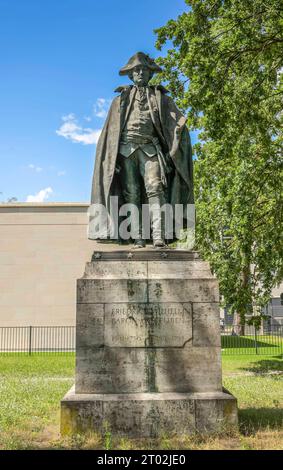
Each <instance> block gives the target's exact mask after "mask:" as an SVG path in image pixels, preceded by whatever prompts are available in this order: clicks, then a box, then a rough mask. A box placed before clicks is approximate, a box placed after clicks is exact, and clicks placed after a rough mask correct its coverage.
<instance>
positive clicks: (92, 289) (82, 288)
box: [77, 278, 148, 304]
mask: <svg viewBox="0 0 283 470" xmlns="http://www.w3.org/2000/svg"><path fill="white" fill-rule="evenodd" d="M147 300H148V299H147V281H146V280H139V279H84V278H82V279H78V281H77V302H78V303H87V304H89V303H112V302H114V303H115V302H147Z"/></svg>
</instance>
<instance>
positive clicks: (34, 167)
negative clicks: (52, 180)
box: [28, 163, 42, 173]
mask: <svg viewBox="0 0 283 470" xmlns="http://www.w3.org/2000/svg"><path fill="white" fill-rule="evenodd" d="M28 167H29V168H30V169H31V170H33V171H36V173H40V172H41V171H42V168H41V167H40V166H36V165H34V164H33V163H30V164H29V166H28Z"/></svg>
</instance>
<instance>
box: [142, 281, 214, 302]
mask: <svg viewBox="0 0 283 470" xmlns="http://www.w3.org/2000/svg"><path fill="white" fill-rule="evenodd" d="M148 301H149V302H218V301H219V290H218V283H217V281H216V279H190V280H187V279H177V280H176V281H175V282H174V280H172V279H159V280H155V281H153V280H149V281H148Z"/></svg>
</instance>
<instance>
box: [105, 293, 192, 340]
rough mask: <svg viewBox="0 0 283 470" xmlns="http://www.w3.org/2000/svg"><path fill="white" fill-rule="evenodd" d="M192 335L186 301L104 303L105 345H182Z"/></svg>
mask: <svg viewBox="0 0 283 470" xmlns="http://www.w3.org/2000/svg"><path fill="white" fill-rule="evenodd" d="M191 338H192V309H191V304H189V303H172V302H170V303H165V302H164V303H156V304H154V303H152V304H145V303H136V304H111V305H109V304H108V305H107V304H106V305H105V345H106V346H111V347H137V348H138V347H149V348H150V347H153V348H154V347H183V346H184V344H185V343H188V342H190V341H191Z"/></svg>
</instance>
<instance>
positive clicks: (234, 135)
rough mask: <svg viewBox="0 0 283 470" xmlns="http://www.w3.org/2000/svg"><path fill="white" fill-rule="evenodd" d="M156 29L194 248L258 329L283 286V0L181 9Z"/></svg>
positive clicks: (210, 0) (194, 4)
mask: <svg viewBox="0 0 283 470" xmlns="http://www.w3.org/2000/svg"><path fill="white" fill-rule="evenodd" d="M186 4H187V5H188V7H189V8H187V10H186V11H185V12H184V13H183V14H182V15H180V16H179V17H178V18H177V19H176V20H170V21H169V22H168V23H167V24H166V25H165V26H164V27H162V28H159V29H158V30H156V33H157V43H156V46H157V48H158V49H159V50H161V48H162V46H163V45H164V44H165V43H166V41H167V40H169V41H171V43H172V44H173V48H171V49H169V50H168V51H167V54H166V56H165V57H162V58H159V59H158V62H159V64H160V65H161V66H163V73H162V74H160V76H159V77H158V80H165V81H166V82H167V85H166V86H167V87H168V88H169V90H170V91H171V93H172V96H173V97H174V98H175V99H176V101H177V103H178V105H179V107H180V108H181V109H183V110H184V111H185V112H187V116H188V126H189V128H190V129H191V130H196V129H198V130H200V143H198V144H197V145H195V146H194V155H195V157H196V160H195V188H196V189H195V198H196V209H197V245H198V249H199V250H200V251H201V252H202V254H203V256H204V257H205V258H206V259H207V260H208V261H210V263H211V266H212V268H213V270H214V271H215V272H216V274H217V277H218V279H219V282H220V289H221V293H222V295H223V296H224V302H225V304H226V305H230V306H231V310H232V312H237V313H238V314H239V315H240V318H241V323H242V324H244V321H245V315H246V314H247V313H250V312H251V310H252V311H253V314H254V317H253V321H254V322H255V323H259V321H260V316H261V315H262V307H263V306H264V305H265V304H266V302H267V301H268V299H269V297H270V293H271V289H272V288H273V287H274V285H276V283H278V282H279V281H281V280H282V278H283V263H282V259H283V239H282V237H283V224H282V211H283V204H282V194H283V191H282V181H283V171H282V169H283V166H282V123H283V113H282V99H283V4H282V0H269V1H268V2H263V1H262V0H230V1H226V0H224V1H214V0H187V1H186Z"/></svg>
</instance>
